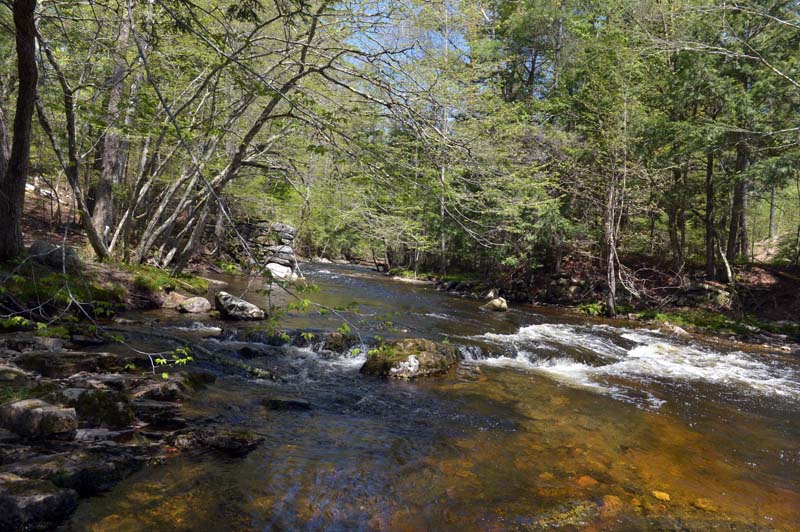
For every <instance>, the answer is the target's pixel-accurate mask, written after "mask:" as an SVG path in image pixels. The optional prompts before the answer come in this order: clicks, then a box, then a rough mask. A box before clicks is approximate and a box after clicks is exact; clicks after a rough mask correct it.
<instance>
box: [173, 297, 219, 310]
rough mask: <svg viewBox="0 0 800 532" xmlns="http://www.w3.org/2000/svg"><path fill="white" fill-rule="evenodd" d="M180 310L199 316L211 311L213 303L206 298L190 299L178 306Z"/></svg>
mask: <svg viewBox="0 0 800 532" xmlns="http://www.w3.org/2000/svg"><path fill="white" fill-rule="evenodd" d="M178 310H179V311H181V312H187V313H190V314H199V313H202V312H208V311H209V310H211V303H209V301H208V299H206V298H204V297H200V296H197V297H190V298H189V299H187V300H185V301H183V302H182V303H181V304H179V305H178Z"/></svg>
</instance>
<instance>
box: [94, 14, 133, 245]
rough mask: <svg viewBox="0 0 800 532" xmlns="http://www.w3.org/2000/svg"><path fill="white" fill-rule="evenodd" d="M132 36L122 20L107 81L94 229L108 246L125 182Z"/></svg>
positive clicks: (127, 21) (124, 20) (128, 27)
mask: <svg viewBox="0 0 800 532" xmlns="http://www.w3.org/2000/svg"><path fill="white" fill-rule="evenodd" d="M129 37H130V21H129V19H128V17H122V21H121V23H120V30H119V36H118V39H117V59H116V64H115V65H114V72H113V73H112V75H111V76H110V78H109V79H108V80H107V84H108V85H109V86H110V87H111V90H110V91H109V95H108V108H107V109H108V112H107V115H108V128H107V130H106V133H105V135H103V145H102V146H103V147H102V159H101V162H100V178H99V180H98V182H97V187H96V188H95V196H94V197H95V202H94V210H93V211H92V226H94V229H95V231H96V232H97V234H99V235H102V236H103V241H104V242H105V244H106V245H108V241H109V231H110V230H111V227H112V226H113V224H114V186H115V185H117V184H118V183H119V182H120V181H121V180H122V172H123V169H124V168H125V150H124V147H125V141H124V138H123V137H122V135H120V134H119V132H118V131H117V128H118V126H119V118H120V111H121V110H120V103H121V102H122V96H123V92H124V90H125V74H126V72H127V69H128V63H127V61H126V59H125V55H126V53H127V50H128V39H129Z"/></svg>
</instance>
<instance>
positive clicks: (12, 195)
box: [0, 0, 39, 260]
mask: <svg viewBox="0 0 800 532" xmlns="http://www.w3.org/2000/svg"><path fill="white" fill-rule="evenodd" d="M13 10H14V27H15V29H16V45H17V75H18V93H17V108H16V112H15V115H14V133H13V134H14V140H13V142H12V146H11V155H10V156H9V158H8V162H7V163H6V164H5V166H6V168H5V172H4V173H3V175H2V176H0V220H2V224H0V260H6V259H9V258H11V257H14V256H15V255H17V254H19V252H20V251H22V230H21V221H22V208H23V205H24V203H25V180H26V179H27V177H28V165H29V162H30V161H29V158H30V149H31V119H32V118H33V110H34V107H35V103H36V82H37V80H38V76H39V73H38V70H37V68H36V26H35V22H34V13H35V11H36V0H14V4H13Z"/></svg>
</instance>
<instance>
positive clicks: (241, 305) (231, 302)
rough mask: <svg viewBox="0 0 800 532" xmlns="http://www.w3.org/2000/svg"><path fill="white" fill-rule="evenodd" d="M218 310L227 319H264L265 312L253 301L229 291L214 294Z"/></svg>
mask: <svg viewBox="0 0 800 532" xmlns="http://www.w3.org/2000/svg"><path fill="white" fill-rule="evenodd" d="M214 302H215V303H216V307H217V310H218V311H219V312H220V315H221V316H222V317H223V318H226V319H232V320H263V319H264V318H265V316H266V315H265V313H264V311H263V310H261V309H260V308H258V307H257V306H256V305H254V304H252V303H248V302H247V301H245V300H244V299H241V298H239V297H236V296H234V295H231V294H229V293H228V292H218V293H217V295H216V296H214Z"/></svg>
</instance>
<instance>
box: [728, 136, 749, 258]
mask: <svg viewBox="0 0 800 532" xmlns="http://www.w3.org/2000/svg"><path fill="white" fill-rule="evenodd" d="M747 165H748V154H747V146H746V144H745V141H744V139H740V141H739V144H737V145H736V167H735V171H736V183H735V184H734V185H733V201H732V202H731V226H730V230H729V231H728V249H727V251H726V253H725V255H726V256H727V258H728V261H729V262H733V261H735V260H736V257H737V256H738V252H739V250H740V249H741V243H742V241H741V236H742V229H743V228H742V222H743V221H745V220H744V219H743V213H744V208H745V194H746V192H747V183H746V182H745V180H744V176H743V175H742V172H744V171H745V170H747Z"/></svg>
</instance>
